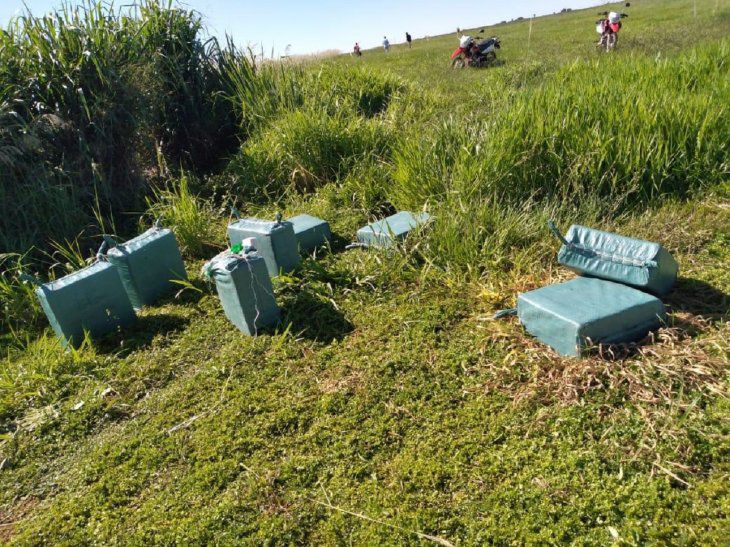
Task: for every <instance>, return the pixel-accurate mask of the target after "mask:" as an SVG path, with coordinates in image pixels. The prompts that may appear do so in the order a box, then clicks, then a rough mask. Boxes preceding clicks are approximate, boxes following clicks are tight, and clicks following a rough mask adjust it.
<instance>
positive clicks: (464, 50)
mask: <svg viewBox="0 0 730 547" xmlns="http://www.w3.org/2000/svg"><path fill="white" fill-rule="evenodd" d="M477 38H481V36H477ZM500 47H502V43H501V42H500V40H499V38H497V37H496V36H493V37H492V38H488V39H486V40H483V41H481V42H477V41H476V40H475V39H474V38H472V37H471V36H462V37H461V39H460V40H459V47H458V48H456V50H455V51H454V52H453V53H452V54H451V66H452V67H453V68H465V67H467V66H470V67H475V68H478V67H485V66H489V65H491V64H494V63H495V61H496V60H497V50H498V49H499V48H500Z"/></svg>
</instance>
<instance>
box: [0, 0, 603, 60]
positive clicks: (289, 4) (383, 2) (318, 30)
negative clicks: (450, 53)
mask: <svg viewBox="0 0 730 547" xmlns="http://www.w3.org/2000/svg"><path fill="white" fill-rule="evenodd" d="M71 1H72V3H73V0H71ZM130 3H131V0H122V1H118V2H116V5H125V4H130ZM599 3H601V2H600V1H599V0H511V1H485V0H451V1H445V0H361V1H358V2H355V1H350V0H315V1H307V0H273V1H267V0H256V1H251V0H184V1H182V2H181V4H182V5H184V6H186V7H188V8H191V9H195V10H197V11H199V12H201V13H202V14H203V16H204V21H205V23H206V26H207V27H208V29H209V32H210V33H211V34H213V35H216V36H219V37H220V36H223V35H224V34H225V33H228V34H230V35H232V36H233V37H234V39H235V41H236V43H237V44H239V45H241V46H245V45H249V44H251V45H257V47H261V46H263V48H264V50H265V51H266V52H267V54H269V53H270V52H271V51H272V48H273V49H274V50H275V51H276V53H277V54H280V53H283V52H284V50H285V49H286V47H287V45H289V44H291V48H290V51H291V53H295V54H296V53H312V52H316V51H323V50H327V49H340V50H343V51H348V50H350V49H351V48H352V45H353V44H354V43H355V42H356V41H358V42H360V45H361V46H362V47H363V48H367V47H374V46H377V45H379V44H380V42H381V41H382V40H383V36H384V35H385V36H388V39H389V40H390V41H391V43H398V42H402V41H403V40H404V39H405V32H406V31H408V32H410V33H411V34H412V35H413V37H414V38H420V37H422V36H425V35H431V36H434V35H436V34H444V33H447V32H452V31H455V30H456V27H475V26H480V25H488V24H492V23H498V22H500V21H502V20H508V19H512V18H515V17H520V16H522V17H529V16H530V15H532V14H533V13H534V14H537V15H541V14H547V13H552V12H554V11H560V9H562V8H566V7H570V8H574V9H576V8H582V7H588V6H592V5H596V4H599ZM23 4H24V2H23V0H0V23H1V24H2V25H3V26H4V25H6V24H7V22H8V21H9V20H10V18H11V17H13V15H15V14H18V13H20V12H21V11H22V9H23ZM25 4H26V5H27V6H28V7H29V8H30V10H31V11H32V12H33V13H34V14H36V15H39V14H43V13H45V12H47V11H49V10H51V9H52V8H53V7H54V6H58V5H60V4H61V0H25Z"/></svg>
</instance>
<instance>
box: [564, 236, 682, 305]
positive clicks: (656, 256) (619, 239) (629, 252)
mask: <svg viewBox="0 0 730 547" xmlns="http://www.w3.org/2000/svg"><path fill="white" fill-rule="evenodd" d="M550 229H551V230H552V231H553V233H554V234H555V235H556V237H558V238H559V239H560V240H561V241H562V243H563V246H562V247H561V248H560V251H559V252H558V262H559V263H560V264H562V265H563V266H566V267H568V268H570V269H571V270H573V271H575V272H577V273H579V274H581V275H587V276H590V277H599V278H601V279H608V280H610V281H617V282H619V283H624V284H626V285H631V286H632V287H636V288H638V289H641V290H645V291H649V292H651V293H654V294H658V295H663V294H666V293H668V292H669V291H670V290H671V288H672V286H673V285H674V283H675V281H676V280H677V272H678V271H679V266H678V265H677V262H676V261H675V260H674V258H673V257H672V255H671V254H669V253H668V252H667V251H666V249H664V247H662V246H661V245H659V244H658V243H652V242H650V241H643V240H641V239H633V238H630V237H625V236H620V235H618V234H612V233H610V232H602V231H601V230H594V229H593V228H587V227H585V226H579V225H577V224H574V225H573V226H571V227H570V229H569V230H568V233H567V234H566V235H565V237H563V236H562V235H561V234H560V232H559V231H558V230H557V228H556V227H555V224H554V223H552V222H551V223H550Z"/></svg>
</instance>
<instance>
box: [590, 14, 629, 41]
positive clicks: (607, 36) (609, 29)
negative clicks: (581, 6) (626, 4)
mask: <svg viewBox="0 0 730 547" xmlns="http://www.w3.org/2000/svg"><path fill="white" fill-rule="evenodd" d="M598 15H601V16H602V18H601V19H599V20H598V21H596V32H597V33H598V34H600V38H599V39H598V48H599V49H602V50H605V51H611V50H613V49H614V48H615V47H616V44H617V43H618V33H619V31H620V30H621V19H623V18H624V17H628V14H626V13H616V12H615V11H611V12H608V11H604V12H601V13H599V14H598Z"/></svg>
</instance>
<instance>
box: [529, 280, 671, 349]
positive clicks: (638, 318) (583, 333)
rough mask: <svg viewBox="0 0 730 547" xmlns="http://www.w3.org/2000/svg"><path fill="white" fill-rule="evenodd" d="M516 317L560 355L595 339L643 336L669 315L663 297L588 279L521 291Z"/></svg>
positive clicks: (621, 340)
mask: <svg viewBox="0 0 730 547" xmlns="http://www.w3.org/2000/svg"><path fill="white" fill-rule="evenodd" d="M517 315H518V317H519V319H520V322H521V323H522V324H523V325H524V327H525V329H526V330H527V332H529V333H530V334H532V335H533V336H535V337H536V338H537V339H538V340H540V341H541V342H543V343H544V344H547V345H548V346H550V347H551V348H553V349H554V350H555V351H557V352H558V353H560V354H561V355H566V356H576V357H577V356H580V355H581V354H582V352H583V350H584V349H585V348H586V347H587V346H588V345H589V344H591V343H592V344H598V343H606V344H617V343H626V342H633V341H636V340H640V339H642V338H643V337H644V336H646V334H647V333H648V332H649V331H651V330H653V329H656V328H658V327H659V326H660V325H661V323H662V322H663V321H664V319H665V318H666V313H665V311H664V304H662V302H661V301H660V300H659V299H658V298H656V297H654V296H652V295H650V294H647V293H645V292H642V291H639V290H637V289H633V288H631V287H627V286H626V285H622V284H620V283H614V282H612V281H605V280H603V279H595V278H589V277H578V278H576V279H573V280H571V281H567V282H565V283H559V284H556V285H548V286H547V287H542V288H540V289H536V290H534V291H530V292H527V293H522V294H520V295H519V296H518V298H517Z"/></svg>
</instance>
